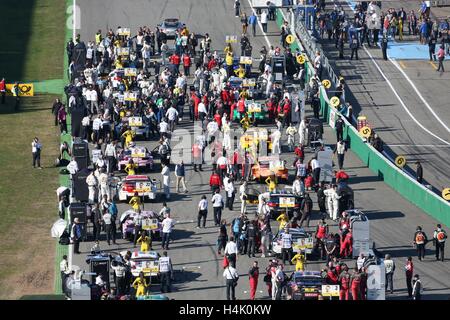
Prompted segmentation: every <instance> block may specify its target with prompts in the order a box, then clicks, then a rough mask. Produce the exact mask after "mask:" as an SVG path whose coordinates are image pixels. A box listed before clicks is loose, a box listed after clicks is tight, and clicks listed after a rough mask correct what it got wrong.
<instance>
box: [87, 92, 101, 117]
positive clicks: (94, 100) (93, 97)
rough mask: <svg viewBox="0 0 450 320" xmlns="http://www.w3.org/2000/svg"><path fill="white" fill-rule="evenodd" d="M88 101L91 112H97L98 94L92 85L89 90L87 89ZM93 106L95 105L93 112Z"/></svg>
mask: <svg viewBox="0 0 450 320" xmlns="http://www.w3.org/2000/svg"><path fill="white" fill-rule="evenodd" d="M88 97H89V100H88V101H89V102H90V107H91V113H92V114H94V113H99V108H98V94H97V90H95V89H94V88H93V87H92V88H91V90H90V91H89V96H88ZM94 107H95V112H94Z"/></svg>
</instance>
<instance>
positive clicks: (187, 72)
mask: <svg viewBox="0 0 450 320" xmlns="http://www.w3.org/2000/svg"><path fill="white" fill-rule="evenodd" d="M191 64H192V61H191V57H190V56H189V55H188V54H187V53H185V54H183V67H184V74H185V75H186V77H189V76H190V75H191V73H190V69H191Z"/></svg>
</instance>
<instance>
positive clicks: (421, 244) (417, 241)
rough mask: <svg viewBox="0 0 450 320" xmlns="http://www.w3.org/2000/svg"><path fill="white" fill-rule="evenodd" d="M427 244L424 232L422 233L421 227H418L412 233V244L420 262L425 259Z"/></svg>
mask: <svg viewBox="0 0 450 320" xmlns="http://www.w3.org/2000/svg"><path fill="white" fill-rule="evenodd" d="M427 242H428V238H427V235H426V234H425V232H424V231H422V227H421V226H418V227H417V229H416V232H415V233H414V240H413V244H414V245H415V246H416V249H417V256H418V258H419V260H420V261H422V259H425V245H426V244H427Z"/></svg>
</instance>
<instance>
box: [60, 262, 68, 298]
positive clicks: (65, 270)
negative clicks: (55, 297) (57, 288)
mask: <svg viewBox="0 0 450 320" xmlns="http://www.w3.org/2000/svg"><path fill="white" fill-rule="evenodd" d="M59 271H60V272H61V285H62V292H63V293H65V291H66V290H65V289H66V287H65V283H66V279H67V277H68V276H69V274H70V268H69V262H68V260H67V256H66V255H63V259H62V260H61V262H60V263H59Z"/></svg>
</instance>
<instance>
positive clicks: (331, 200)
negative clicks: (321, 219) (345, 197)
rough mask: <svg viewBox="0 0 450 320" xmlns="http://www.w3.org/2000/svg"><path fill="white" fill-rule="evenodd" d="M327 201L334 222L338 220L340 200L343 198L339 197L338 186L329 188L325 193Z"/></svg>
mask: <svg viewBox="0 0 450 320" xmlns="http://www.w3.org/2000/svg"><path fill="white" fill-rule="evenodd" d="M323 193H324V194H325V196H326V199H327V209H328V215H329V216H330V218H331V219H333V221H337V220H338V213H339V199H340V198H341V197H342V196H339V195H338V194H337V192H336V185H333V186H332V187H331V188H328V189H326V190H324V191H323Z"/></svg>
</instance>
